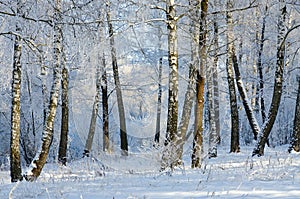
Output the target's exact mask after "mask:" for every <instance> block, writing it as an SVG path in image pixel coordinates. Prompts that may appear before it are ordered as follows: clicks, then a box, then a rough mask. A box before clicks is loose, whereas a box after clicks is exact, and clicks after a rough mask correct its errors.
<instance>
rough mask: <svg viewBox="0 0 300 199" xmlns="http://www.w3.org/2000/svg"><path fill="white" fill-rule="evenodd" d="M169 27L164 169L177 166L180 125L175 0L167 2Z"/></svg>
mask: <svg viewBox="0 0 300 199" xmlns="http://www.w3.org/2000/svg"><path fill="white" fill-rule="evenodd" d="M166 12H167V13H166V15H167V28H168V60H169V68H170V72H169V96H168V118H167V132H166V140H165V150H164V152H163V157H162V165H161V167H162V169H164V168H166V167H171V168H173V167H174V166H177V164H178V162H177V154H176V146H175V141H176V139H177V125H178V46H177V20H176V11H175V3H174V0H167V2H166Z"/></svg>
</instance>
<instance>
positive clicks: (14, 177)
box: [10, 0, 23, 182]
mask: <svg viewBox="0 0 300 199" xmlns="http://www.w3.org/2000/svg"><path fill="white" fill-rule="evenodd" d="M21 7H22V1H21V0H18V1H17V9H16V10H17V12H16V13H17V15H16V16H17V21H16V35H15V41H14V56H13V77H12V79H13V81H12V106H11V138H10V150H11V152H10V175H11V181H12V182H17V181H19V180H22V179H23V177H22V169H21V157H20V117H21V112H20V111H21V79H22V78H21V74H22V65H21V55H22V38H21V36H20V33H21V22H20V21H19V20H20V19H21V18H20V16H21V15H22V13H21Z"/></svg>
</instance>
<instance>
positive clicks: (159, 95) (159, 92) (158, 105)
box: [154, 28, 163, 145]
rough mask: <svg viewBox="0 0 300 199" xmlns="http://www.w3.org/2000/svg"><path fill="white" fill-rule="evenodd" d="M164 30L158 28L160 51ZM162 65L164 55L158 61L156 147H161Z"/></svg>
mask: <svg viewBox="0 0 300 199" xmlns="http://www.w3.org/2000/svg"><path fill="white" fill-rule="evenodd" d="M161 37H162V30H161V28H158V43H159V47H158V49H159V51H160V50H161V46H162V42H161ZM162 64H163V58H162V55H161V57H160V58H159V61H158V80H157V81H158V94H157V111H156V130H155V136H154V142H155V145H159V138H160V120H161V119H160V116H161V100H162V99H161V98H162V85H161V84H162Z"/></svg>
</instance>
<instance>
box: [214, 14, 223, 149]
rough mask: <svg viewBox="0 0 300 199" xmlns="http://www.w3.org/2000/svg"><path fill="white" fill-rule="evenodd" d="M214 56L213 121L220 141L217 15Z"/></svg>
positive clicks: (219, 141)
mask: <svg viewBox="0 0 300 199" xmlns="http://www.w3.org/2000/svg"><path fill="white" fill-rule="evenodd" d="M214 20H215V21H214V58H213V71H212V73H213V74H212V76H213V84H214V85H213V100H214V109H215V123H216V133H217V137H218V138H217V139H218V140H217V143H218V144H220V143H221V132H220V131H221V128H220V99H219V77H218V73H219V72H218V62H219V58H218V53H219V52H218V51H219V28H218V23H217V17H215V19H214Z"/></svg>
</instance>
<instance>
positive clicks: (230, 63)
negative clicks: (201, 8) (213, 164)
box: [226, 0, 240, 153]
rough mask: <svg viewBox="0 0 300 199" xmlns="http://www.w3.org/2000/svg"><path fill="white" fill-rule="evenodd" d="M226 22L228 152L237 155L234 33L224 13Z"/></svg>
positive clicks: (230, 17)
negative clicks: (229, 133) (229, 139)
mask: <svg viewBox="0 0 300 199" xmlns="http://www.w3.org/2000/svg"><path fill="white" fill-rule="evenodd" d="M232 8H233V2H232V1H231V0H229V1H228V2H227V10H231V9H232ZM226 20H227V60H226V70H227V80H228V89H229V98H230V110H231V144H230V152H234V153H237V152H239V151H240V141H239V137H240V136H239V113H238V107H237V96H236V90H235V83H234V71H233V59H232V58H233V50H234V35H233V34H234V33H233V18H232V13H231V12H227V13H226Z"/></svg>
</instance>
